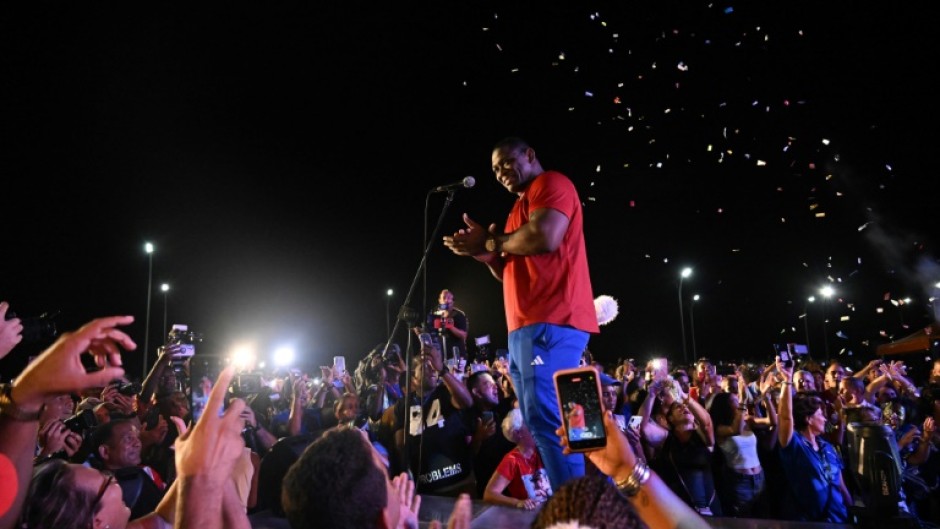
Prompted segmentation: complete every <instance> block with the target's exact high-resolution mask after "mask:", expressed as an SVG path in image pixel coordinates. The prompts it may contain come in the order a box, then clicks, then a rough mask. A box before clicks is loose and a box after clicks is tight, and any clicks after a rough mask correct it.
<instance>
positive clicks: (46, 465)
mask: <svg viewBox="0 0 940 529" xmlns="http://www.w3.org/2000/svg"><path fill="white" fill-rule="evenodd" d="M6 308H7V307H6V304H5V303H0V312H4V311H5V310H6ZM0 321H2V322H3V323H0V337H6V336H10V335H11V334H12V335H14V336H15V332H14V331H15V330H16V325H17V320H16V319H15V318H14V319H11V320H0ZM130 321H132V318H131V317H112V318H101V319H97V320H93V321H91V322H89V323H88V324H87V325H85V326H83V327H82V328H80V329H78V330H76V331H74V332H70V333H66V334H64V335H62V336H61V337H60V338H59V339H58V340H57V341H56V342H55V343H54V344H53V345H52V346H50V347H49V348H48V349H47V350H46V351H45V352H44V353H42V355H40V356H39V357H38V358H37V359H36V360H34V361H33V362H31V363H30V364H29V366H28V367H27V368H26V369H25V370H24V372H23V373H21V374H20V375H19V376H18V377H17V378H16V380H15V381H14V383H13V384H11V385H5V386H4V388H3V393H2V394H3V398H2V399H0V407H2V417H0V433H2V435H0V454H2V460H3V462H4V463H6V465H0V470H2V471H3V472H4V473H5V475H4V476H3V477H4V479H3V483H4V489H6V492H5V497H7V502H6V504H3V503H0V507H4V506H6V510H4V511H3V527H13V526H19V527H27V528H34V527H106V526H107V527H147V528H149V527H153V528H162V527H168V526H170V525H189V524H188V523H183V520H190V519H191V520H202V521H203V522H205V520H207V518H212V524H215V525H211V524H210V525H209V527H212V526H219V527H239V526H241V527H249V526H250V525H251V523H252V522H251V520H252V516H253V515H254V514H256V513H264V514H265V515H266V516H267V515H271V516H275V517H280V518H283V519H284V520H285V522H286V523H289V524H290V525H291V527H295V528H296V527H312V526H317V527H319V526H329V524H321V523H316V524H313V523H312V522H311V520H320V521H322V520H330V519H345V520H355V519H359V518H356V517H362V516H366V517H370V516H378V517H385V519H386V521H387V523H388V525H387V526H388V527H416V525H414V524H417V516H418V511H419V509H420V498H421V495H434V496H450V497H453V498H456V499H458V501H457V503H456V505H457V506H458V509H456V510H455V511H457V514H458V515H459V513H460V512H464V511H466V506H465V505H464V504H465V503H466V501H467V500H472V499H476V500H480V501H482V502H485V503H490V504H493V505H500V506H504V507H508V508H515V509H523V510H537V511H538V513H537V515H536V518H535V521H534V522H533V524H534V526H545V525H539V524H545V523H546V522H545V519H546V517H548V516H550V514H549V513H550V512H551V513H555V514H554V515H551V516H556V515H557V516H562V515H563V516H575V514H573V513H574V512H575V511H577V519H581V520H582V521H583V522H585V523H586V524H588V525H590V522H589V521H588V520H589V519H592V517H593V519H594V523H596V524H601V525H602V524H603V523H611V522H609V521H608V522H602V519H603V516H612V514H611V513H618V514H617V516H621V517H623V516H626V518H623V519H622V523H621V522H617V524H619V525H615V526H618V527H620V526H623V527H627V526H632V525H636V526H639V527H642V526H644V525H646V526H650V527H675V526H677V525H678V523H679V522H678V521H677V520H678V519H680V518H682V517H685V518H686V519H687V520H688V519H692V520H701V523H704V524H706V525H703V527H704V526H707V522H706V521H705V520H707V518H708V517H710V516H724V517H743V518H765V519H782V520H787V519H792V520H808V521H827V522H833V523H846V524H853V523H859V521H860V519H864V518H865V517H871V518H872V519H876V520H887V519H891V520H894V521H897V520H902V519H905V518H907V519H909V520H916V521H918V523H919V524H920V525H921V526H928V525H931V524H936V523H937V521H938V512H937V509H936V507H935V505H936V501H935V500H936V499H937V494H938V493H937V490H938V476H940V472H938V471H940V456H938V455H937V450H936V448H935V446H936V443H937V442H938V436H937V434H936V433H935V424H936V419H937V417H936V413H937V411H936V409H937V405H936V404H937V403H938V402H940V360H938V361H936V362H934V370H933V372H932V373H931V377H930V379H929V380H926V381H924V383H923V384H921V385H918V384H915V382H914V381H912V380H911V379H909V378H908V376H907V374H906V369H905V365H904V363H903V362H901V361H893V362H882V361H880V360H872V361H871V362H869V363H868V364H867V365H865V366H863V367H862V368H861V369H857V370H856V371H854V372H853V371H851V370H850V369H848V368H847V367H846V366H844V365H842V364H840V363H839V362H833V363H831V364H829V365H828V366H825V367H824V366H821V365H819V364H817V363H816V362H814V361H812V360H808V361H805V362H803V363H798V364H796V365H792V366H791V365H788V364H787V363H785V362H784V361H782V360H780V359H779V357H778V358H776V359H773V361H769V362H767V363H766V364H764V365H746V366H733V369H732V370H730V372H728V373H726V374H719V373H718V368H719V366H716V365H715V364H713V363H712V362H710V361H709V360H707V359H700V360H699V361H698V362H697V363H696V364H694V365H692V366H673V367H672V368H670V369H667V368H666V367H665V365H666V364H667V360H666V359H655V360H651V361H649V362H647V363H646V364H645V365H643V366H637V365H635V364H634V362H632V361H625V362H623V363H621V364H618V365H605V364H603V363H600V362H597V361H595V360H593V356H592V354H591V353H590V351H587V350H586V351H585V352H584V354H583V355H582V360H581V363H582V364H583V365H592V366H593V367H594V368H595V369H596V370H597V371H598V373H599V377H600V380H601V384H602V390H603V391H602V403H603V407H604V408H605V427H606V429H607V430H608V435H609V442H608V446H607V447H605V448H604V449H602V450H601V451H594V452H588V453H587V454H585V455H584V456H582V455H581V454H572V453H570V452H569V451H568V450H567V449H566V448H565V442H564V439H565V436H564V435H563V432H562V430H563V429H564V426H562V427H561V429H559V430H558V431H556V432H555V435H556V440H557V442H558V443H559V446H560V447H561V448H562V451H563V452H564V453H565V455H566V457H567V456H574V457H583V459H584V466H585V472H584V474H583V475H580V476H573V477H571V478H569V479H568V480H567V481H565V482H564V483H562V484H561V485H560V486H555V485H554V484H553V483H551V481H550V479H549V476H548V473H547V470H546V468H545V465H544V463H543V461H542V457H541V454H540V452H539V451H538V449H537V447H536V443H535V441H534V438H533V435H532V433H531V431H530V430H529V428H528V425H527V424H526V422H525V421H524V418H523V415H522V413H521V409H520V403H519V399H518V397H517V394H516V393H515V386H514V384H513V382H512V377H511V376H510V375H509V371H508V369H509V367H508V361H507V359H506V358H505V357H499V356H498V357H495V358H493V359H492V361H487V360H486V359H479V358H478V359H477V360H476V361H470V362H468V363H467V366H466V368H465V369H463V370H460V371H457V370H451V369H448V368H447V366H446V364H445V362H444V359H443V356H442V354H441V351H440V348H438V347H437V346H436V345H434V344H432V345H430V346H428V345H423V346H421V348H420V349H419V350H418V351H417V352H416V354H414V355H413V357H412V364H411V369H406V366H405V359H403V358H402V353H401V350H400V348H398V347H397V346H394V347H391V348H390V350H389V351H386V346H385V345H384V344H380V345H378V346H376V347H375V349H374V350H373V351H371V352H369V353H368V354H367V355H365V357H364V358H363V359H362V360H361V361H360V362H359V365H358V366H357V367H356V369H355V370H354V371H352V372H350V373H345V375H344V377H343V380H342V381H341V384H340V383H336V382H337V380H335V377H334V372H333V370H332V369H328V368H322V369H321V371H320V372H319V373H312V374H311V373H305V372H298V371H297V370H291V369H285V370H283V371H281V372H279V373H278V372H271V373H265V374H263V377H262V382H261V387H260V390H259V391H257V392H255V393H252V394H239V393H238V392H237V385H236V384H235V383H233V382H232V381H233V380H234V379H235V378H237V376H238V373H236V372H235V370H234V369H232V368H228V369H226V370H225V371H223V372H222V374H221V375H220V376H219V379H218V380H217V381H215V383H214V384H212V387H211V390H210V393H209V396H208V403H207V404H206V409H207V410H209V411H210V412H211V411H212V410H216V411H218V410H220V409H224V412H222V413H221V414H220V413H204V414H203V415H202V418H200V420H198V421H195V422H192V421H191V413H190V410H189V403H190V402H191V400H190V399H191V395H187V394H186V393H187V391H186V390H183V389H180V388H181V386H180V384H178V379H177V377H178V376H179V375H180V374H179V373H177V372H176V371H175V370H174V369H172V367H171V362H170V361H169V360H168V358H170V357H172V356H173V352H174V346H172V345H170V346H167V347H166V348H162V349H161V354H160V359H159V360H158V362H157V363H156V365H155V366H154V367H153V370H152V371H151V372H150V374H149V375H148V377H147V378H146V379H145V380H144V381H143V382H142V383H140V384H136V383H135V382H134V381H131V380H128V378H127V377H126V374H125V373H124V372H123V370H122V369H121V367H120V366H121V363H122V360H121V351H122V350H124V351H130V350H133V349H134V344H133V342H132V341H131V339H130V338H129V337H128V336H127V335H126V334H124V333H123V332H122V331H121V330H120V327H121V326H122V325H126V324H127V323H129V322H130ZM0 343H3V344H4V347H5V348H6V350H5V351H4V353H5V352H9V350H10V349H12V348H13V347H14V346H15V342H14V343H12V346H11V345H9V343H10V341H6V342H0ZM84 353H90V354H91V355H93V357H94V358H95V359H96V361H97V364H98V365H99V366H100V369H98V370H88V369H87V367H86V366H85V365H83V364H82V362H81V361H80V357H81V356H82V354H84ZM721 367H722V371H725V369H724V367H725V366H721ZM314 375H319V379H318V377H316V376H314ZM405 377H407V381H406V380H405ZM189 391H192V388H190V389H189ZM360 402H362V403H363V405H362V406H360ZM406 403H407V405H406ZM631 417H637V418H638V419H639V420H638V421H631V420H630V418H631ZM862 425H866V426H876V427H877V428H876V429H875V430H874V431H875V432H876V434H878V433H879V432H887V434H888V435H887V437H885V439H883V440H884V441H885V442H886V444H885V445H884V446H885V447H887V448H888V449H890V450H893V452H892V453H895V454H896V455H897V457H898V460H897V461H896V463H897V464H898V467H899V472H898V478H899V479H900V481H899V482H898V484H897V485H898V486H897V487H896V490H893V491H891V492H892V494H890V495H889V497H890V499H891V501H893V502H895V503H894V507H895V509H894V510H893V512H891V513H889V514H888V515H885V514H884V513H883V512H874V511H872V509H870V508H869V507H870V505H866V502H867V501H869V500H870V499H871V495H872V494H873V491H872V488H873V486H874V484H872V483H866V482H865V476H859V475H858V474H857V473H855V472H853V471H852V464H854V465H858V464H859V462H858V460H857V458H858V457H859V454H858V453H857V452H858V451H857V443H858V442H859V439H858V437H857V435H858V434H859V433H860V431H861V430H860V429H859V427H860V426H862ZM350 436H352V437H350ZM202 439H204V440H205V441H202ZM881 440H882V439H881V438H877V439H874V440H870V441H871V442H874V441H881ZM197 442H198V443H199V444H196V443H197ZM850 462H852V464H850ZM4 466H5V470H3V468H4ZM357 468H359V469H361V471H357V470H356V469H357ZM379 478H381V479H379ZM10 484H12V485H10ZM631 487H632V488H631ZM373 489H374V490H373ZM633 489H639V490H640V491H642V492H643V493H644V495H647V496H648V497H646V498H644V501H642V502H639V501H637V500H635V499H634V497H633V496H630V495H628V494H626V493H625V492H624V491H628V492H629V491H631V490H632V491H633V492H634V493H635V492H637V491H636V490H633ZM312 490H316V491H318V492H317V496H318V499H316V500H314V499H313V498H312V495H311V492H310V491H312ZM382 490H385V492H386V494H378V492H381V491H382ZM589 490H593V491H595V492H592V493H591V494H593V495H595V496H598V497H601V496H603V497H608V500H607V501H609V502H611V505H608V506H607V507H606V508H605V509H604V511H603V512H605V513H607V514H602V513H601V511H600V510H598V509H588V506H587V505H584V506H582V507H576V506H573V505H572V504H571V503H572V502H574V504H578V501H580V500H578V499H577V496H576V494H575V492H576V491H581V492H579V493H580V494H587V491H589ZM573 494H574V495H573ZM373 496H376V498H375V500H374V501H375V505H374V509H373V510H370V509H366V508H363V507H362V503H361V502H362V501H364V499H365V498H366V497H373ZM650 497H652V498H654V499H655V502H650V501H649V499H650ZM350 498H353V499H355V501H354V502H351V501H350ZM392 498H394V500H395V501H394V502H393V501H392ZM208 501H213V502H215V503H214V504H213V505H214V506H215V507H217V508H215V507H214V508H213V509H212V514H209V513H207V512H206V510H205V509H206V503H207V502H208ZM194 502H195V504H194ZM562 502H564V503H562ZM392 503H395V505H394V506H392ZM641 503H642V505H641ZM618 504H619V505H620V506H619V507H617V506H616V505H618ZM650 505H655V506H657V507H656V508H655V510H653V511H650V510H649V509H650ZM677 506H678V507H681V508H678V507H677ZM392 507H394V509H392ZM595 507H596V505H595ZM881 507H883V505H881ZM578 509H581V510H580V511H578ZM392 510H394V511H395V512H392ZM623 513H629V515H624V514H623ZM464 514H466V512H464ZM187 516H188V517H189V518H187ZM468 516H469V515H468ZM885 516H889V518H885ZM677 517H678V518H677ZM203 522H201V523H200V525H204V523H203ZM219 524H221V525H219ZM409 524H410V525H409ZM347 525H348V524H347ZM362 525H370V524H366V523H363V524H362ZM601 525H598V526H601ZM352 526H358V525H356V524H352ZM607 526H611V525H607ZM912 526H914V525H912ZM285 527H286V526H285Z"/></svg>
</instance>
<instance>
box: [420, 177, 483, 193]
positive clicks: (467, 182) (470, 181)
mask: <svg viewBox="0 0 940 529" xmlns="http://www.w3.org/2000/svg"><path fill="white" fill-rule="evenodd" d="M476 183H477V181H476V179H475V178H473V177H472V176H465V177H464V178H463V180H461V181H459V182H454V183H453V184H446V185H442V186H437V187H435V188H434V189H432V190H431V192H432V193H449V192H451V191H456V190H458V189H460V188H462V187H473V186H474V185H475V184H476Z"/></svg>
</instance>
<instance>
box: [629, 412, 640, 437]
mask: <svg viewBox="0 0 940 529" xmlns="http://www.w3.org/2000/svg"><path fill="white" fill-rule="evenodd" d="M642 423H643V416H642V415H631V416H630V423H629V425H628V426H629V427H630V429H631V430H633V431H634V432H636V433H640V425H641V424H642Z"/></svg>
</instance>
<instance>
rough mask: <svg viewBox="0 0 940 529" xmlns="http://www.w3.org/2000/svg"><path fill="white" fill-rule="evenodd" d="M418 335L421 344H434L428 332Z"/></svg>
mask: <svg viewBox="0 0 940 529" xmlns="http://www.w3.org/2000/svg"><path fill="white" fill-rule="evenodd" d="M420 337H421V345H428V346H433V345H434V339H433V338H431V334H430V333H426V332H423V333H421V335H420Z"/></svg>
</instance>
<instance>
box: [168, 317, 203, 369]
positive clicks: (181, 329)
mask: <svg viewBox="0 0 940 529" xmlns="http://www.w3.org/2000/svg"><path fill="white" fill-rule="evenodd" d="M201 342H202V334H200V333H198V332H196V331H191V330H189V326H188V325H183V324H182V323H175V324H173V327H172V328H171V329H170V333H169V334H168V335H167V342H166V344H167V345H177V344H178V345H180V346H181V347H180V351H179V352H178V353H175V354H174V355H173V358H172V359H171V365H172V366H173V371H175V372H176V373H177V374H180V373H181V372H182V371H183V365H184V364H185V363H186V361H187V360H189V359H190V358H192V356H193V355H194V354H196V344H197V343H201Z"/></svg>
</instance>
